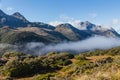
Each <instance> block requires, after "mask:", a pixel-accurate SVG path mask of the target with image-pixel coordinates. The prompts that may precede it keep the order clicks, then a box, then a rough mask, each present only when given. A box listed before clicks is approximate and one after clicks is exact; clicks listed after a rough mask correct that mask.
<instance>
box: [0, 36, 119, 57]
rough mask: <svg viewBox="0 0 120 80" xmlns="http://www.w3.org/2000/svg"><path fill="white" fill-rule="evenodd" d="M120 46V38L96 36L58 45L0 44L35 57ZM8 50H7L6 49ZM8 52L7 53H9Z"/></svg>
mask: <svg viewBox="0 0 120 80" xmlns="http://www.w3.org/2000/svg"><path fill="white" fill-rule="evenodd" d="M118 46H120V39H119V38H112V37H111V38H110V37H109V38H108V37H103V36H94V37H91V38H88V39H86V40H82V41H77V42H71V41H70V42H61V43H58V44H48V45H46V44H44V43H40V42H31V43H27V44H25V45H21V46H16V45H10V44H0V48H5V47H7V48H9V50H10V51H14V52H16V51H18V52H23V53H29V54H34V55H45V54H46V53H48V52H53V51H55V52H71V53H73V54H78V53H80V52H85V51H93V50H96V49H100V50H106V49H110V48H113V47H118ZM6 50H7V49H6ZM9 50H7V51H9Z"/></svg>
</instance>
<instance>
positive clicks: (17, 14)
mask: <svg viewBox="0 0 120 80" xmlns="http://www.w3.org/2000/svg"><path fill="white" fill-rule="evenodd" d="M12 16H14V17H16V18H18V19H20V20H23V21H24V22H28V20H27V19H26V18H25V17H24V16H23V15H22V14H20V13H19V12H15V13H14V14H12Z"/></svg>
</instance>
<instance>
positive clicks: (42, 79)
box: [35, 73, 54, 80]
mask: <svg viewBox="0 0 120 80" xmlns="http://www.w3.org/2000/svg"><path fill="white" fill-rule="evenodd" d="M52 76H54V75H53V74H51V73H47V74H41V75H39V76H37V77H36V79H35V80H50V77H52Z"/></svg>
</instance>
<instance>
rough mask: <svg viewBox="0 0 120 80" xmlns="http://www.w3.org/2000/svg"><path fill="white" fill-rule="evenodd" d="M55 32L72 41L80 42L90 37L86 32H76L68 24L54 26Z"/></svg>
mask: <svg viewBox="0 0 120 80" xmlns="http://www.w3.org/2000/svg"><path fill="white" fill-rule="evenodd" d="M55 31H57V32H60V33H61V34H63V35H64V36H66V37H67V38H68V39H70V40H72V41H77V40H82V39H85V38H88V37H90V36H91V34H89V33H87V31H84V30H78V29H77V28H75V27H73V26H72V25H71V24H68V23H66V24H60V25H58V26H56V28H55Z"/></svg>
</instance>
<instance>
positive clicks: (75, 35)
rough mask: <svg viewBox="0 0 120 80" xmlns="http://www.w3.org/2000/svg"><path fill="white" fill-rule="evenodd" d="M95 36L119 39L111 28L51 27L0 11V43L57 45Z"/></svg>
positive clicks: (17, 14) (87, 26)
mask: <svg viewBox="0 0 120 80" xmlns="http://www.w3.org/2000/svg"><path fill="white" fill-rule="evenodd" d="M6 31H7V32H6ZM29 34H30V35H29ZM95 35H98V36H106V37H114V38H120V35H119V34H118V33H117V32H116V31H115V30H114V29H113V28H104V27H102V26H98V25H95V24H92V23H90V22H88V21H85V22H80V23H79V24H78V26H77V28H76V26H74V25H71V24H69V23H64V24H59V25H57V26H52V25H49V24H46V23H42V22H30V21H28V20H27V19H26V18H25V17H24V16H23V15H21V14H20V13H19V12H16V13H14V14H12V15H7V14H6V13H4V12H3V11H2V10H0V42H1V43H10V44H15V43H27V42H44V43H58V42H62V41H78V40H84V39H86V38H89V37H92V36H95ZM6 36H7V37H6ZM9 38H10V39H9Z"/></svg>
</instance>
